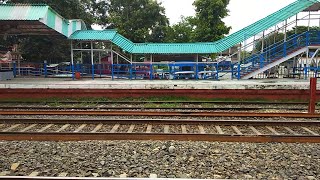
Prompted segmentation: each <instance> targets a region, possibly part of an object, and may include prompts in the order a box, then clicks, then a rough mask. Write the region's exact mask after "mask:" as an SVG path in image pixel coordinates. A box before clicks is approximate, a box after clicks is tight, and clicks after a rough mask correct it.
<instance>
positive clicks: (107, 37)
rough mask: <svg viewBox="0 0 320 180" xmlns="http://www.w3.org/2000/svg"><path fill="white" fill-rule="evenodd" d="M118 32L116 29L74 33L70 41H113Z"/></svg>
mask: <svg viewBox="0 0 320 180" xmlns="http://www.w3.org/2000/svg"><path fill="white" fill-rule="evenodd" d="M116 34H117V31H116V30H114V29H111V30H103V31H96V30H82V31H76V32H74V33H73V34H72V35H71V36H70V37H69V39H77V40H95V41H100V40H101V41H112V40H113V38H114V37H115V36H116Z"/></svg>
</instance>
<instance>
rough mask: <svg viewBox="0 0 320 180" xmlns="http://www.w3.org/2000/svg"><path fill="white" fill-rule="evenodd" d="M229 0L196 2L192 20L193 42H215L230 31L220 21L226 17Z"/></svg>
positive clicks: (201, 0) (199, 0)
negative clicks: (194, 14)
mask: <svg viewBox="0 0 320 180" xmlns="http://www.w3.org/2000/svg"><path fill="white" fill-rule="evenodd" d="M228 4H229V0H196V1H195V2H194V3H193V5H194V6H195V8H196V9H195V10H196V17H195V20H194V25H195V26H196V29H195V40H196V41H199V42H210V41H216V40H219V39H221V38H223V37H224V35H226V34H228V33H229V31H230V29H231V28H230V27H227V26H226V25H225V23H224V22H223V21H222V19H223V18H225V17H227V16H228V10H227V6H228Z"/></svg>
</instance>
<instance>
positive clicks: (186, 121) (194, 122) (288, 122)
mask: <svg viewBox="0 0 320 180" xmlns="http://www.w3.org/2000/svg"><path fill="white" fill-rule="evenodd" d="M0 123H5V124H15V123H24V124H121V125H126V124H150V125H155V124H159V125H180V124H188V125H199V124H202V125H211V124H219V125H257V126H267V125H268V126H283V125H285V126H299V125H304V126H320V120H319V121H311V120H310V121H296V120H279V121H273V120H263V121H262V120H203V119H200V120H191V119H60V118H59V119H58V118H57V119H47V118H37V119H33V118H23V119H21V118H1V119H0Z"/></svg>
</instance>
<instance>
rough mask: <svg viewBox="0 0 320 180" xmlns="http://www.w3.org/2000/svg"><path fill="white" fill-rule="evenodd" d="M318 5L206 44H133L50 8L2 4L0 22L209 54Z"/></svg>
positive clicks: (153, 49)
mask: <svg viewBox="0 0 320 180" xmlns="http://www.w3.org/2000/svg"><path fill="white" fill-rule="evenodd" d="M318 2H320V0H297V1H295V2H293V3H291V4H289V5H288V6H286V7H284V8H282V9H280V10H279V11H277V12H275V13H273V14H271V15H269V16H267V17H265V18H263V19H261V20H259V21H257V22H255V23H253V24H251V25H249V26H247V27H245V28H243V29H242V30H240V31H238V32H235V33H233V34H231V35H229V36H227V37H225V38H223V39H221V40H219V41H216V42H203V43H201V42H198V43H133V42H132V41H130V40H129V39H127V38H125V37H124V36H122V35H121V34H119V33H117V31H116V30H102V31H95V30H86V27H85V25H84V22H83V21H82V20H66V19H64V18H63V17H62V16H60V15H59V14H58V13H56V12H55V11H54V10H53V9H52V8H50V7H49V6H47V5H30V4H0V20H4V21H13V20H19V21H21V20H24V21H39V22H41V23H43V24H45V25H46V26H48V27H50V28H52V29H54V30H55V31H57V32H59V33H61V34H63V35H65V36H67V37H69V38H70V39H73V40H94V41H97V40H103V41H111V42H113V43H114V44H115V45H117V46H119V47H120V48H122V49H124V50H125V51H127V52H129V53H132V54H209V53H218V52H222V51H224V50H226V49H228V48H230V47H232V46H234V45H236V44H238V43H240V42H243V41H244V40H245V39H248V38H250V37H252V36H253V35H255V34H258V33H260V32H262V31H264V30H266V29H268V28H270V27H273V26H274V25H276V24H278V23H280V22H282V21H284V20H286V19H288V18H290V17H292V16H294V15H296V14H297V13H299V12H301V11H303V10H304V9H306V8H308V7H310V6H311V5H313V4H315V3H318ZM248 8H249V7H248Z"/></svg>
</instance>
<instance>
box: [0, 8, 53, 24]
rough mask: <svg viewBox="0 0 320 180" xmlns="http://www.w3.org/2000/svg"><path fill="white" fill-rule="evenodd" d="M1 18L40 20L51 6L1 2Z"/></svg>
mask: <svg viewBox="0 0 320 180" xmlns="http://www.w3.org/2000/svg"><path fill="white" fill-rule="evenodd" d="M0 10H1V11H0V12H1V13H0V20H6V21H8V20H29V21H33V20H39V19H41V18H43V17H44V16H45V15H46V13H47V11H48V10H49V6H47V5H42V4H34V5H30V4H1V5H0Z"/></svg>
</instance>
